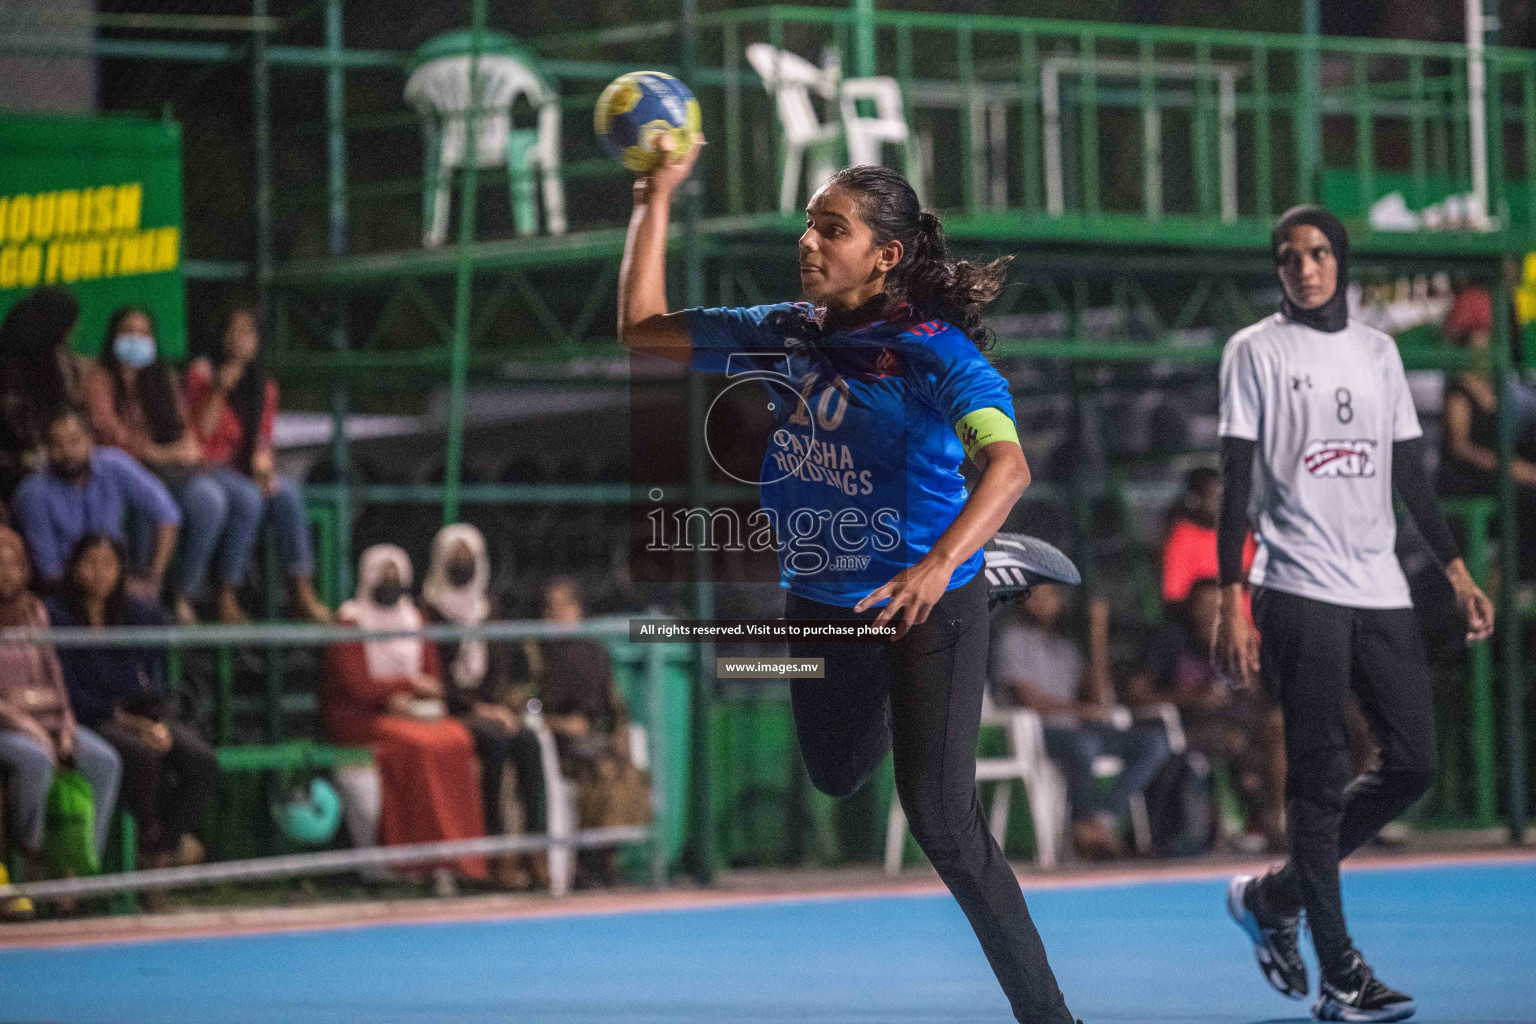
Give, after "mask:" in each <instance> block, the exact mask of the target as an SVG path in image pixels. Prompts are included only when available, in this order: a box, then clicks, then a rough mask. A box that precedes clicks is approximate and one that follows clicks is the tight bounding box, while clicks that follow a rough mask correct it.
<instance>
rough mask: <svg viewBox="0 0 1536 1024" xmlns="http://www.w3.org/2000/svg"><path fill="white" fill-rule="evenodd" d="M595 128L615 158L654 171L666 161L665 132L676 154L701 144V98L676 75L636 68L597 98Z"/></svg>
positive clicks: (616, 79)
mask: <svg viewBox="0 0 1536 1024" xmlns="http://www.w3.org/2000/svg"><path fill="white" fill-rule="evenodd" d="M592 126H593V127H594V128H595V129H596V130H597V138H598V141H599V142H601V143H602V144H603V149H605V150H607V152H608V155H609V156H611V157H613V158H614V159H615V160H617V161H618V162H619V163H621V164H623V165H624V166H625V167H628V168H629V169H630V170H632V171H637V172H640V173H645V172H647V171H654V170H655V169H656V168H658V167H660V166H661V164H662V161H663V160H665V159H666V154H665V153H664V152H663V151H662V150H659V149H657V148H656V147H657V143H659V142H660V141H661V139H662V138H663V137H664V136H671V138H672V141H673V143H674V145H673V147H672V151H673V152H674V153H679V154H684V153H688V152H691V151H692V149H693V147H694V146H695V145H696V144H697V143H698V138H699V127H700V118H699V101H698V100H696V99H694V98H693V93H692V92H691V91H689V89H688V87H687V86H686V85H684V84H683V83H682V82H680V81H678V80H677V79H675V78H673V77H672V76H671V75H664V74H662V73H661V72H660V71H631V72H630V73H629V74H627V75H620V76H619V77H618V78H615V79H614V80H613V81H612V82H610V83H609V84H608V88H606V89H604V90H603V94H602V95H601V96H599V97H598V98H597V109H595V110H594V111H593V112H592Z"/></svg>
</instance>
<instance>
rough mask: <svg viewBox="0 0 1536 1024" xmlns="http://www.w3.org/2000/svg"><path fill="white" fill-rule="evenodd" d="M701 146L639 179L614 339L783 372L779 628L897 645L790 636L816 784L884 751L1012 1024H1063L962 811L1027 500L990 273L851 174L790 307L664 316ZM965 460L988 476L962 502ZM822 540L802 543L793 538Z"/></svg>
mask: <svg viewBox="0 0 1536 1024" xmlns="http://www.w3.org/2000/svg"><path fill="white" fill-rule="evenodd" d="M697 154H698V147H695V148H694V149H693V150H692V151H691V152H690V153H689V154H688V155H686V156H684V157H681V158H679V159H675V161H674V162H671V163H668V164H666V165H664V166H663V167H661V168H660V169H658V170H656V171H654V172H652V173H650V174H648V175H645V176H643V177H641V178H639V179H638V180H637V181H636V183H635V209H634V214H633V216H632V218H631V220H630V223H629V235H628V238H627V240H626V242H625V249H624V262H623V265H622V268H621V270H620V273H619V296H618V301H619V333H620V337H621V339H622V340H623V343H624V345H625V347H626V348H628V349H629V350H630V351H633V352H647V353H651V354H653V355H658V356H662V357H664V358H667V359H671V360H674V361H676V362H680V363H686V364H689V365H690V366H691V367H692V368H693V369H695V370H701V371H707V372H716V373H720V372H726V373H734V372H738V371H742V370H746V369H748V368H753V369H771V368H773V367H778V368H780V371H781V372H782V369H783V368H786V367H787V373H784V374H783V376H784V377H786V378H787V379H788V381H787V384H788V386H786V387H785V388H783V389H781V391H782V393H783V394H784V395H785V398H786V400H785V401H780V402H774V403H772V407H773V409H774V412H773V415H774V418H775V420H774V426H775V429H774V430H773V432H772V438H771V443H770V444H769V446H768V451H767V454H766V456H765V458H764V461H763V470H762V472H763V477H762V479H761V480H760V481H759V485H760V488H761V496H762V498H761V500H762V506H763V511H762V512H760V513H756V514H755V515H764V514H767V513H772V516H771V521H772V522H773V523H774V525H775V529H776V532H777V533H778V536H779V541H778V543H779V552H780V568H781V582H780V585H781V586H783V587H784V588H786V589H787V590H788V591H789V593H788V595H787V596H786V599H785V618H786V619H787V620H790V621H795V620H804V619H849V620H854V621H855V622H872V623H875V624H879V625H885V624H886V623H890V624H891V626H893V627H894V628H895V630H896V633H895V636H894V638H882V639H876V640H863V641H835V642H834V641H819V642H818V641H815V640H799V641H792V642H791V644H790V654H791V655H792V656H794V657H797V658H798V657H820V658H823V659H825V660H824V667H825V678H823V679H794V680H792V681H791V684H790V689H791V699H792V703H793V707H794V717H795V730H796V733H797V734H798V736H799V741H800V748H801V751H802V753H803V755H804V758H805V763H806V767H807V768H808V769H809V771H810V776H811V779H812V781H813V782H814V783H815V785H816V787H817V788H818V789H820V790H822V791H823V792H825V793H828V794H831V795H832V796H836V797H846V796H848V795H849V794H851V793H853V792H854V791H855V790H857V789H858V788H859V786H860V785H861V784H862V783H863V782H864V780H865V779H866V778H868V777H869V775H870V773H871V772H873V771H874V770H875V769H876V767H877V766H878V765H879V764H880V762H881V761H882V760H883V759H884V757H885V753H886V751H887V750H891V749H894V754H895V765H896V788H897V792H898V793H899V794H900V798H901V804H902V807H903V808H904V809H905V810H906V813H907V818H908V820H909V821H910V822H911V826H912V832H913V835H914V836H915V837H916V838H917V841H918V844H919V845H920V846H921V847H922V849H923V852H924V853H926V854H927V855H928V859H929V860H930V861H931V862H932V863H933V866H934V867H935V868H936V869H937V870H938V873H939V876H940V877H941V878H943V879H944V883H945V885H947V886H948V887H949V890H950V892H952V893H953V894H954V896H955V899H956V900H957V901H958V902H959V904H960V906H961V907H962V908H963V909H964V911H965V914H966V916H967V917H968V918H970V922H971V927H972V928H974V929H975V931H976V937H977V938H978V939H979V940H980V941H981V945H982V949H983V950H984V951H985V953H986V956H987V960H988V961H989V962H990V963H991V965H992V969H993V971H994V972H995V973H996V975H997V980H998V982H999V983H1000V984H1001V985H1002V987H1003V991H1004V992H1005V993H1006V994H1007V997H1008V1000H1009V1002H1010V1003H1011V1004H1012V1008H1013V1013H1014V1016H1015V1017H1017V1018H1018V1020H1020V1021H1027V1022H1030V1024H1072V1020H1073V1018H1072V1015H1071V1014H1070V1013H1069V1012H1068V1011H1067V1006H1066V1003H1065V1001H1064V1000H1063V998H1062V995H1061V990H1060V989H1059V988H1058V987H1057V984H1056V978H1055V976H1054V975H1053V974H1052V972H1051V968H1050V965H1049V964H1048V963H1047V962H1046V955H1045V947H1044V946H1043V944H1042V943H1041V941H1040V935H1039V933H1038V932H1037V931H1036V930H1035V926H1034V922H1032V921H1031V920H1030V916H1029V911H1028V909H1027V908H1026V906H1025V903H1024V896H1023V894H1022V893H1021V891H1020V889H1019V883H1018V879H1017V878H1016V877H1015V876H1014V874H1013V871H1012V869H1011V868H1010V867H1009V866H1008V863H1007V861H1006V860H1004V858H1003V854H1002V851H1001V850H1000V849H999V848H998V845H997V843H996V842H995V841H994V840H993V839H992V836H991V834H990V833H989V832H988V831H987V828H986V824H985V822H984V820H983V818H982V815H981V806H980V802H979V801H978V799H977V796H976V732H977V728H978V725H979V720H980V716H981V698H982V689H983V687H984V686H986V663H987V646H988V621H987V581H986V576H985V574H984V573H982V572H981V569H982V562H983V555H982V545H983V544H984V543H985V542H986V541H987V540H988V539H989V538H990V537H991V536H992V535H993V534H994V533H995V532H997V530H998V529H999V528H1000V527H1001V526H1002V525H1003V522H1004V520H1005V519H1006V518H1007V517H1008V513H1009V511H1010V510H1011V509H1012V508H1013V506H1014V503H1015V502H1016V501H1018V499H1019V496H1020V494H1022V493H1023V491H1024V488H1025V487H1026V486H1028V484H1029V467H1028V465H1027V464H1026V463H1025V460H1024V453H1023V450H1022V449H1021V448H1020V447H1019V444H1018V437H1017V434H1016V433H1015V430H1014V422H1013V403H1012V400H1011V399H1010V397H1009V392H1008V385H1007V382H1006V381H1004V379H1003V378H1002V376H1001V375H1000V374H999V373H998V372H997V371H996V370H995V369H994V368H993V367H992V366H991V364H990V363H988V362H987V359H986V357H985V356H984V355H982V352H981V350H980V348H979V345H980V344H984V343H985V342H986V333H987V332H986V331H985V329H984V328H983V327H982V326H981V312H982V308H983V307H984V306H985V305H986V303H987V302H989V301H990V300H991V299H992V298H993V297H995V296H996V295H997V293H998V290H999V289H1000V287H1001V286H1002V283H1003V279H1004V273H1005V268H1006V262H1007V261H1006V260H999V261H997V262H994V263H988V264H976V263H967V262H951V261H949V260H948V259H947V258H946V256H945V246H944V239H943V233H942V231H941V229H940V225H939V220H938V218H937V217H935V216H934V215H933V214H932V213H930V212H927V211H924V210H922V209H921V208H920V206H919V203H918V198H917V195H916V193H914V192H913V190H912V187H911V186H910V185H909V184H908V183H907V181H906V179H904V178H903V177H902V176H901V175H899V174H897V173H896V172H894V171H891V170H887V169H885V168H882V167H870V166H860V167H852V168H848V169H846V170H844V171H841V172H839V173H838V174H836V175H835V176H833V178H832V179H831V180H830V181H829V182H828V183H827V184H826V185H825V186H823V187H822V188H821V189H820V190H819V191H817V192H816V194H815V195H814V196H813V197H812V199H811V201H810V203H809V205H808V206H807V207H806V228H805V233H804V234H803V235H801V236H800V243H799V268H800V283H801V289H802V292H803V295H804V298H805V299H806V300H807V301H804V302H797V303H787V302H786V303H778V304H774V305H765V306H753V307H750V308H734V309H727V308H718V309H688V310H683V311H681V312H671V311H670V310H669V307H668V305H667V292H666V264H665V248H666V238H667V225H668V219H669V212H670V207H671V201H672V196H673V194H674V193H675V191H676V190H677V188H678V186H679V185H680V184H682V182H683V181H684V180H685V179H686V178H687V177H688V174H689V172H690V171H691V170H692V167H693V162H694V160H695V159H696V158H697ZM966 456H969V457H970V458H971V459H972V461H974V462H975V463H976V464H977V465H978V466H979V467H980V469H981V477H980V482H979V483H978V485H977V486H976V488H975V490H973V491H971V492H970V493H969V494H967V492H966V489H965V485H964V480H963V478H962V476H961V473H960V465H961V461H962V460H963V459H964V458H965V457H966ZM818 525H819V526H820V527H821V530H820V533H819V534H818V535H817V536H815V537H814V538H813V537H811V536H810V531H809V530H808V529H807V527H808V526H810V527H816V526H818ZM786 534H790V535H793V537H794V538H795V543H792V544H791V543H787V542H786V541H785V539H784V537H785V535H786ZM827 549H830V551H828V550H827ZM823 555H826V556H828V557H823Z"/></svg>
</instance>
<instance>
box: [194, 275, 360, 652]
mask: <svg viewBox="0 0 1536 1024" xmlns="http://www.w3.org/2000/svg"><path fill="white" fill-rule="evenodd" d="M187 405H188V407H189V409H190V412H191V414H190V417H189V421H190V423H191V425H192V430H193V432H194V433H195V434H196V435H197V437H198V440H199V441H200V442H201V444H202V446H203V467H204V470H205V471H206V472H208V473H209V474H211V475H212V476H213V478H214V479H215V480H217V481H218V483H219V485H220V486H221V487H222V488H224V489H225V490H226V491H227V492H228V493H230V494H239V495H240V496H241V499H240V500H241V501H242V502H243V504H242V505H241V508H242V509H244V510H246V511H245V512H244V513H243V514H247V515H250V516H251V517H252V518H253V519H254V520H256V522H257V525H258V526H259V524H260V522H261V521H265V522H266V523H267V524H268V525H270V526H271V527H272V535H273V540H274V542H275V543H276V544H277V549H278V554H279V556H280V558H281V561H282V564H283V566H284V567H285V568H286V569H287V571H288V583H289V592H290V595H291V597H292V600H293V606H294V609H295V610H296V611H297V612H298V613H299V614H300V616H302V617H303V618H306V619H309V620H310V621H311V622H318V623H327V622H330V621H331V610H330V609H329V608H327V607H326V606H325V604H324V602H322V601H321V600H320V598H319V597H318V596H316V594H315V588H314V582H313V581H314V569H315V565H314V555H313V554H312V553H311V550H310V540H309V523H308V521H307V519H306V518H305V515H304V498H303V496H302V495H301V494H300V492H299V486H298V484H297V483H295V482H294V481H293V480H291V479H289V478H288V477H281V476H278V475H277V463H276V458H275V456H274V453H273V450H272V427H273V424H274V423H275V422H276V420H277V381H275V380H273V379H272V378H271V376H269V375H268V374H267V372H266V367H265V366H264V365H263V363H262V359H261V334H260V332H259V330H258V328H257V321H256V311H255V309H254V308H253V307H251V306H249V305H245V304H239V303H237V304H234V305H231V306H230V307H228V309H226V311H225V313H224V316H223V318H222V320H221V323H220V328H219V340H218V351H217V352H216V354H215V358H213V359H207V358H201V359H194V360H193V361H192V362H191V364H190V365H188V367H187ZM251 510H257V511H251Z"/></svg>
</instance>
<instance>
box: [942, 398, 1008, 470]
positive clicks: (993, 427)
mask: <svg viewBox="0 0 1536 1024" xmlns="http://www.w3.org/2000/svg"><path fill="white" fill-rule="evenodd" d="M955 433H956V434H958V435H959V436H960V444H961V446H962V447H964V448H965V454H966V455H967V456H969V457H971V458H975V456H976V453H977V452H978V451H980V450H981V449H982V448H985V447H986V446H987V445H989V444H991V443H992V442H993V441H1012V442H1013V443H1014V444H1018V443H1019V432H1018V431H1017V430H1016V429H1014V426H1013V420H1011V419H1009V417H1008V414H1007V413H1005V412H1003V410H1001V409H999V408H997V407H996V406H989V407H988V408H986V409H974V410H972V411H971V412H968V413H966V414H965V415H964V416H962V417H960V422H959V423H956V424H955Z"/></svg>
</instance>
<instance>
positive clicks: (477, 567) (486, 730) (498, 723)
mask: <svg viewBox="0 0 1536 1024" xmlns="http://www.w3.org/2000/svg"><path fill="white" fill-rule="evenodd" d="M490 583H491V560H490V555H489V554H488V553H487V551H486V545H485V536H484V535H483V534H482V533H481V532H480V531H479V530H477V529H476V528H475V527H473V526H471V525H469V524H468V523H454V524H453V525H452V526H445V527H443V528H442V529H441V530H439V531H438V534H437V536H436V537H435V538H433V540H432V558H431V563H430V565H429V566H428V568H427V578H426V580H425V581H424V582H423V583H422V586H421V604H422V611H423V613H425V615H426V617H427V620H428V621H430V622H451V623H457V624H460V625H475V624H477V623H481V622H486V621H490V620H494V619H499V618H501V617H502V614H501V609H500V607H499V606H498V604H497V602H496V600H495V598H494V597H492V596H491V593H490ZM438 651H439V655H440V661H441V662H442V665H443V673H444V677H445V678H444V679H443V695H444V698H445V699H446V701H447V704H448V713H449V714H451V715H453V716H454V718H456V719H458V720H459V721H460V722H463V723H464V727H465V728H466V729H468V730H469V734H470V735H471V736H473V737H474V740H475V753H476V754H477V755H479V758H480V793H481V797H482V800H483V803H484V806H485V826H486V830H487V831H488V832H490V833H492V834H497V835H499V834H502V833H505V832H508V831H511V829H510V828H509V825H510V824H511V823H509V822H508V821H507V820H506V816H505V814H504V813H503V811H502V775H503V769H504V768H505V767H507V766H508V765H510V766H511V767H512V769H513V771H514V772H515V774H516V779H517V793H518V797H519V799H521V801H522V805H523V810H524V821H525V824H526V825H527V827H528V828H529V829H531V830H535V831H537V830H540V829H541V827H542V822H543V813H542V811H543V801H544V773H543V771H542V769H541V767H540V764H539V740H538V737H537V736H535V735H534V733H533V731H532V730H531V729H529V728H527V727H526V726H525V725H524V724H523V721H522V718H521V716H520V715H519V713H518V708H519V707H521V705H522V703H523V701H522V700H519V699H518V698H519V697H524V698H526V695H525V694H521V693H519V691H518V688H517V687H515V686H514V683H513V666H514V664H515V663H516V661H517V655H516V653H515V652H514V651H513V649H512V647H511V645H509V644H508V643H507V642H505V641H499V642H498V641H485V640H467V641H463V642H459V641H451V640H450V641H444V642H443V643H442V644H440V645H439V647H438ZM544 863H545V862H544V860H543V859H541V858H533V857H527V858H525V857H520V856H516V855H508V856H505V857H498V858H496V859H495V861H494V862H493V863H492V870H493V871H494V872H495V873H496V876H497V879H498V881H500V882H501V883H502V884H503V885H505V886H507V887H510V888H525V887H527V886H528V885H529V884H530V882H531V881H533V877H534V876H536V875H538V874H540V868H541V867H542V866H543V864H544Z"/></svg>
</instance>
